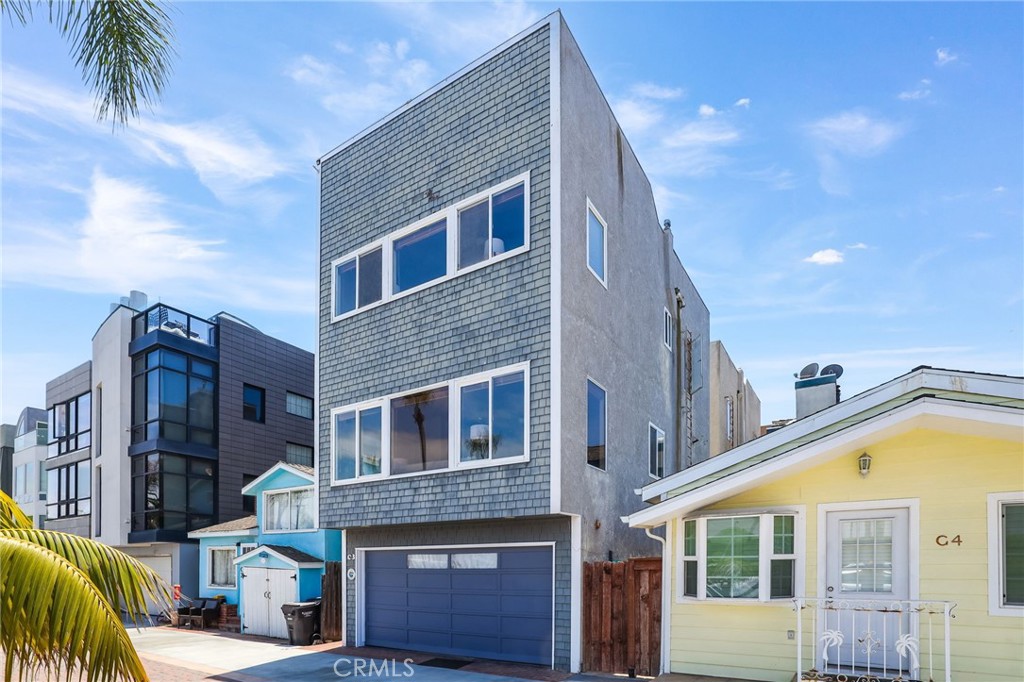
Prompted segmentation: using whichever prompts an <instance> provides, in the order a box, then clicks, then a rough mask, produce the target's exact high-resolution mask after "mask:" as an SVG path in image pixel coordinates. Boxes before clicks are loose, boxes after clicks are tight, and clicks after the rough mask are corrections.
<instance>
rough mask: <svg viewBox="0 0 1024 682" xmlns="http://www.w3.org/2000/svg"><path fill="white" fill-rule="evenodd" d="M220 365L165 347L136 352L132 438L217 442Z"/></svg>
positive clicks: (203, 442)
mask: <svg viewBox="0 0 1024 682" xmlns="http://www.w3.org/2000/svg"><path fill="white" fill-rule="evenodd" d="M215 373H216V369H215V366H214V365H213V364H211V363H209V362H206V361H205V360H200V359H198V358H193V357H190V356H188V355H185V354H183V353H178V352H175V351H172V350H168V349H166V348H157V349H155V350H151V351H149V352H148V353H145V354H141V355H136V356H135V357H134V358H132V374H133V376H132V442H133V443H140V442H142V441H146V440H154V439H157V438H162V439H167V440H173V441H179V442H183V443H197V444H199V445H210V446H212V445H213V444H214V414H215V412H216V388H217V383H216V379H215V378H214V375H215Z"/></svg>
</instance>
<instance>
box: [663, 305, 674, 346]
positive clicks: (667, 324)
mask: <svg viewBox="0 0 1024 682" xmlns="http://www.w3.org/2000/svg"><path fill="white" fill-rule="evenodd" d="M661 324H662V329H661V333H662V335H663V336H664V338H663V339H662V342H664V344H665V348H667V349H669V350H670V351H671V350H672V337H673V336H675V334H674V333H673V332H675V330H676V320H675V318H674V317H672V311H670V310H669V309H668V308H665V313H664V315H662V318H661Z"/></svg>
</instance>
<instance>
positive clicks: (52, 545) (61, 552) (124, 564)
mask: <svg viewBox="0 0 1024 682" xmlns="http://www.w3.org/2000/svg"><path fill="white" fill-rule="evenodd" d="M0 538H10V539H13V540H19V541H22V542H29V543H32V544H34V545H38V546H40V547H45V548H46V549H48V550H49V551H51V552H54V553H55V554H57V555H58V556H60V557H61V558H63V559H64V560H66V561H68V562H69V563H71V564H72V565H74V566H76V567H78V568H79V569H80V570H81V571H82V572H83V573H84V574H85V575H86V576H87V577H88V578H89V580H90V581H92V583H93V585H95V586H96V589H97V590H98V591H99V593H100V594H101V595H102V596H103V598H104V599H106V600H107V603H108V604H110V606H111V608H112V609H114V612H115V613H120V612H121V611H122V610H124V611H126V612H127V613H128V615H129V617H130V618H131V619H132V622H135V623H138V622H139V617H140V616H142V615H145V614H146V612H147V605H146V599H147V598H149V599H151V600H152V601H153V602H154V603H155V604H156V605H157V606H158V607H159V608H161V609H167V608H170V606H171V595H170V586H169V585H167V584H166V583H165V582H164V581H163V579H162V578H161V577H160V576H159V574H157V573H156V571H154V570H153V569H152V568H150V567H149V566H146V565H145V564H144V563H142V562H141V561H139V560H138V559H136V558H134V557H131V556H129V555H127V554H125V553H124V552H121V551H119V550H117V549H115V548H113V547H109V546H107V545H104V544H103V543H100V542H96V541H95V540H90V539H89V538H83V537H79V536H78V535H71V534H69V533H60V532H57V531H53V530H39V529H37V528H10V529H0Z"/></svg>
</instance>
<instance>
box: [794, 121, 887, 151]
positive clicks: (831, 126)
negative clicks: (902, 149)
mask: <svg viewBox="0 0 1024 682" xmlns="http://www.w3.org/2000/svg"><path fill="white" fill-rule="evenodd" d="M807 133H808V134H809V135H810V136H811V138H813V139H814V140H815V141H817V142H818V143H819V144H821V145H822V146H824V147H825V148H827V149H830V150H834V151H837V152H840V153H843V154H849V155H850V156H874V155H875V154H880V153H882V152H884V151H885V150H886V149H888V148H889V146H890V145H891V144H892V143H893V142H895V141H896V140H897V139H898V138H899V136H900V135H902V133H903V131H902V128H901V127H900V126H899V125H897V124H896V123H892V122H890V121H885V120H883V119H874V118H871V117H870V116H868V115H867V114H865V113H863V112H860V111H844V112H842V113H840V114H836V115H835V116H827V117H825V118H822V119H819V120H817V121H815V122H814V123H811V124H810V125H809V126H807Z"/></svg>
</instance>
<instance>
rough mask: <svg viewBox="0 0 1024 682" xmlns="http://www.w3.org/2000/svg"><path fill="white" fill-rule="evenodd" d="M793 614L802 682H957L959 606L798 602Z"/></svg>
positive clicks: (883, 601) (884, 601)
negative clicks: (954, 630)
mask: <svg viewBox="0 0 1024 682" xmlns="http://www.w3.org/2000/svg"><path fill="white" fill-rule="evenodd" d="M793 608H794V610H795V611H796V633H795V634H796V673H797V677H796V679H797V680H822V681H825V682H875V681H878V680H893V681H894V682H909V681H911V680H919V681H921V682H925V681H927V682H935V681H936V680H945V682H951V680H952V677H951V676H950V648H949V637H950V623H951V621H952V619H953V617H954V616H953V609H955V608H956V603H955V602H948V601H920V600H910V599H892V600H888V599H831V598H825V599H808V598H803V597H798V598H796V599H794V600H793ZM808 645H809V646H808Z"/></svg>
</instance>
